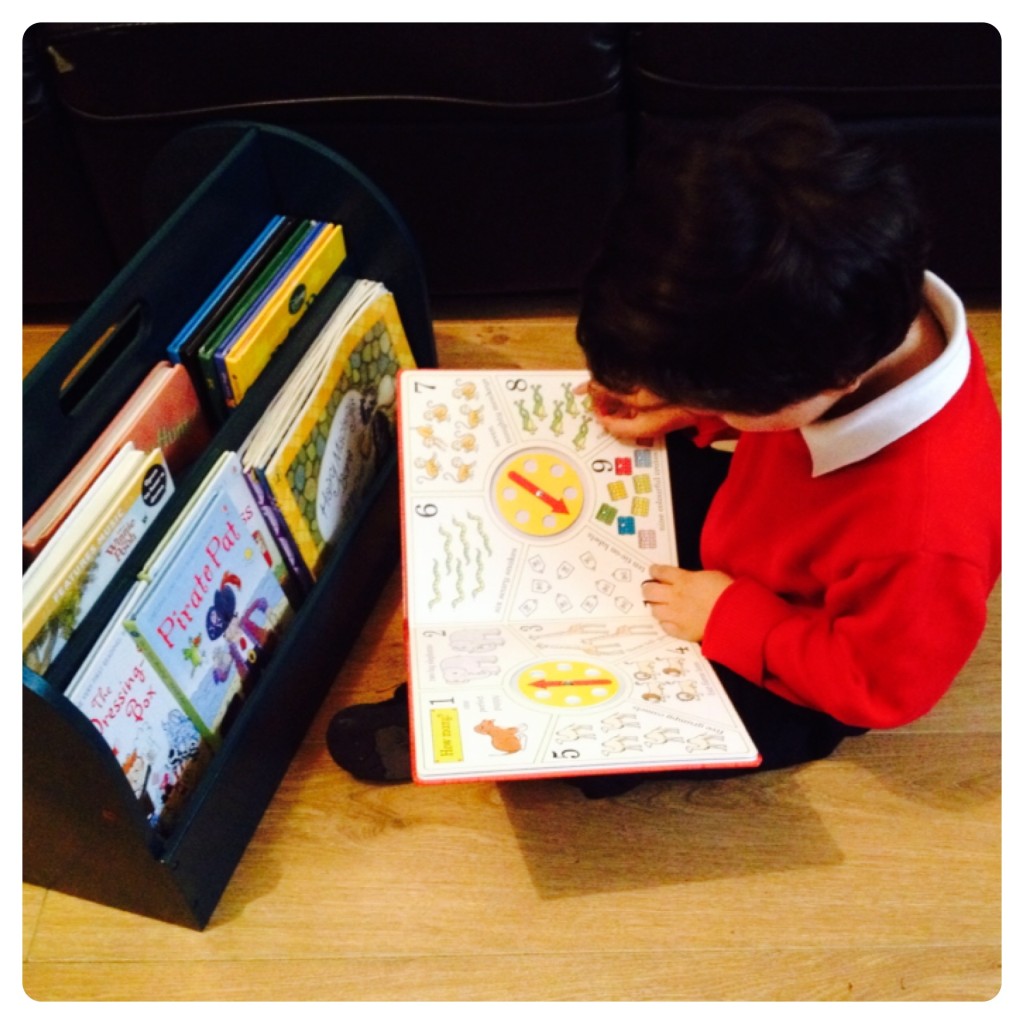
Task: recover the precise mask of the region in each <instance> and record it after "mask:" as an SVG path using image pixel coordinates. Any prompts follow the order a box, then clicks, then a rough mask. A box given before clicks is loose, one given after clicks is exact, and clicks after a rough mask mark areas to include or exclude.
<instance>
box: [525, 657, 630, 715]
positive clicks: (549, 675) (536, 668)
mask: <svg viewBox="0 0 1024 1024" xmlns="http://www.w3.org/2000/svg"><path fill="white" fill-rule="evenodd" d="M515 687H516V690H517V691H518V692H519V693H520V694H521V695H522V696H524V697H526V698H528V699H529V700H530V701H532V702H533V703H535V704H540V705H542V706H543V707H546V708H549V709H556V708H558V709H563V710H570V711H571V710H574V709H575V710H577V711H579V710H583V709H586V708H592V707H595V706H597V705H599V704H606V703H607V702H608V701H610V700H612V699H613V698H614V697H616V696H618V694H619V681H618V679H617V678H616V676H615V674H614V673H613V672H610V671H609V670H608V669H607V668H605V667H604V666H602V665H595V664H593V663H592V662H589V661H581V660H578V659H575V658H559V659H558V660H552V661H542V662H537V663H536V664H533V665H530V666H529V668H526V669H523V671H522V672H520V673H519V675H518V676H516V679H515Z"/></svg>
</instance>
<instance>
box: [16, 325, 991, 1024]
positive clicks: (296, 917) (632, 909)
mask: <svg viewBox="0 0 1024 1024" xmlns="http://www.w3.org/2000/svg"><path fill="white" fill-rule="evenodd" d="M972 323H973V326H974V328H975V333H976V334H977V335H978V336H979V340H981V341H982V343H983V347H984V350H985V353H986V359H987V361H988V365H989V367H990V371H991V374H992V378H993V380H994V382H995V384H996V386H997V387H998V386H999V384H1000V356H999V353H1000V327H1001V320H1000V315H999V313H998V312H992V311H988V312H986V311H978V312H977V313H975V314H974V315H973V316H972ZM436 327H437V340H438V347H439V351H440V354H441V359H442V363H443V364H444V365H449V366H461V367H467V368H468V367H473V366H478V367H480V366H497V367H514V366H522V367H528V366H529V367H541V366H549V367H552V366H555V367H557V366H577V365H580V360H579V357H578V355H577V354H576V351H575V347H574V343H573V340H572V328H573V321H572V319H571V317H570V316H563V315H554V316H551V315H538V316H530V317H517V316H502V317H501V318H499V319H492V320H479V319H461V318H460V319H446V320H439V321H438V322H437V325H436ZM54 335H55V332H54V330H53V329H49V328H46V327H37V328H26V330H25V334H24V337H25V346H24V353H25V366H26V369H27V367H28V366H30V365H31V364H32V363H33V362H34V361H35V359H37V358H38V355H39V354H40V353H41V352H42V351H43V350H45V348H46V346H47V345H48V344H49V343H50V342H51V341H52V339H53V337H54ZM1000 663H1001V659H1000V602H999V593H998V592H997V593H996V594H995V595H994V597H993V599H992V601H991V616H990V622H989V625H988V628H987V630H986V633H985V637H984V640H983V642H982V644H981V646H980V648H979V649H978V651H977V652H976V654H975V656H974V658H973V659H972V661H971V662H970V663H969V665H968V666H967V668H966V669H965V670H964V672H963V673H962V675H961V677H960V678H959V679H958V681H957V682H956V684H955V686H954V687H953V689H952V691H951V692H950V693H949V695H948V696H947V697H946V699H945V700H943V701H942V702H941V703H940V705H939V706H938V707H937V708H936V709H935V710H934V711H933V712H932V713H931V714H930V715H928V716H927V717H926V718H924V719H923V720H921V721H919V722H917V723H915V724H914V725H912V726H910V727H907V728H903V729H897V730H894V731H892V732H886V733H881V732H877V733H869V734H868V735H867V736H864V737H860V738H858V739H855V740H851V741H848V742H847V743H846V744H845V745H844V746H842V747H841V748H840V749H839V751H838V752H837V753H836V754H835V755H834V756H833V757H832V758H831V759H829V760H827V761H824V762H819V763H817V764H813V765H808V766H804V767H802V768H799V769H794V770H787V771H783V772H778V773H772V774H766V775H763V776H760V777H758V776H754V777H750V778H747V779H743V780H739V779H737V780H733V781H727V782H717V783H704V784H696V783H689V784H686V783H648V784H646V785H644V786H642V787H641V788H639V789H637V790H635V791H633V792H632V793H630V794H628V795H626V796H624V797H621V798H618V799H615V800H608V801H595V802H587V801H586V800H584V799H583V798H582V797H581V796H580V795H579V794H578V793H577V792H576V791H575V790H573V789H571V788H570V787H568V786H566V785H564V784H561V783H558V782H528V783H520V784H501V785H493V784H487V785H481V784H463V785H454V786H445V787H425V788H421V787H415V786H412V785H391V786H373V785H366V784H363V783H359V782H356V781H354V780H353V779H351V778H350V777H348V776H347V775H345V774H344V773H343V772H342V771H341V770H340V769H338V768H337V767H336V766H335V765H334V763H333V762H332V761H331V759H330V756H329V755H328V753H327V750H326V747H325V745H324V732H325V729H326V727H327V723H328V721H329V720H330V718H331V716H332V715H333V714H334V713H335V712H336V711H337V710H338V709H340V708H342V707H344V706H346V705H348V704H350V703H353V702H355V701H363V700H374V699H379V698H382V697H384V696H386V695H388V694H390V692H391V690H392V688H393V687H394V686H395V684H396V683H398V682H399V681H401V680H402V678H403V673H404V669H403V647H402V614H401V593H400V581H399V578H398V576H397V574H396V575H395V576H393V577H392V578H391V579H390V581H389V583H388V585H387V587H386V590H385V592H384V594H383V596H382V598H381V600H380V602H379V604H378V606H377V608H376V612H375V614H374V616H373V619H372V620H371V623H370V625H369V628H368V629H367V630H366V632H365V635H364V636H363V638H362V640H361V641H360V643H359V646H358V648H357V650H356V651H355V653H354V654H353V656H352V657H351V658H350V660H349V662H348V664H347V666H346V668H345V669H344V671H343V672H342V673H341V675H340V676H339V677H338V679H337V680H336V682H335V683H334V686H333V688H332V690H331V691H330V693H329V695H328V697H327V700H326V702H325V703H324V705H323V706H322V708H321V709H320V712H319V714H318V715H317V717H316V719H315V721H314V722H313V725H312V727H311V728H310V730H309V733H308V735H307V737H306V739H305V741H304V743H303V745H302V747H301V749H300V750H299V752H298V754H297V756H296V757H295V760H294V762H293V764H292V766H291V768H290V770H289V772H288V774H287V776H286V778H285V779H284V782H283V783H282V785H281V787H280V789H279V791H278V793H277V795H276V797H275V799H274V801H273V802H272V804H271V805H270V807H269V809H268V810H267V812H266V814H265V816H264V818H263V821H262V823H261V825H260V827H259V829H258V831H257V833H256V835H255V838H254V839H253V841H252V843H251V845H250V846H249V848H248V850H247V852H246V854H245V856H244V858H243V859H242V861H241V863H240V864H239V866H238V868H237V870H236V872H235V875H234V877H233V879H232V881H231V883H230V885H229V887H228V889H227V891H226V892H225V894H224V896H223V898H222V900H221V902H220V904H219V906H218V909H217V911H216V912H215V914H214V917H213V920H212V921H211V923H210V925H209V926H208V928H207V929H206V930H205V931H204V932H201V933H199V932H192V931H188V930H186V929H182V928H178V927H175V926H171V925H166V924H161V923H158V922H154V921H150V920H147V919H144V918H139V917H135V916H132V915H129V914H126V913H123V912H120V911H116V910H112V909H109V908H106V907H103V906H98V905H94V904H91V903H87V902H84V901H81V900H78V899H75V898H72V897H69V896H64V895H62V894H60V893H57V892H48V891H45V890H42V889H39V888H36V887H33V886H30V885H25V886H23V890H24V892H23V906H24V913H23V936H24V941H23V983H24V989H25V991H26V992H27V994H28V995H29V996H30V997H32V998H33V999H36V1000H165V999H167V1000H170V999H182V1000H207V999H208V1000H303V1001H308V1000H352V1001H371V1000H391V1001H397V1000H492V1001H497V1000H502V1001H505V1000H516V1001H518V1000H594V1001H601V1002H606V1001H607V1002H610V1001H617V1000H637V1001H640V1000H662V1001H678V1000H794V1001H809V1000H972V1001H973V1000H990V999H992V998H993V997H994V996H996V995H997V993H999V991H1000V987H1001V985H1002V969H1001V960H1002V950H1001V925H1002V921H1001V863H1000V853H1001V820H1000V809H1001V784H1000V763H1001V761H1000V722H1001V713H1000ZM997 1002H998V1001H997ZM990 1005H992V1004H990ZM968 1012H970V1011H968ZM969 1019H973V1018H969Z"/></svg>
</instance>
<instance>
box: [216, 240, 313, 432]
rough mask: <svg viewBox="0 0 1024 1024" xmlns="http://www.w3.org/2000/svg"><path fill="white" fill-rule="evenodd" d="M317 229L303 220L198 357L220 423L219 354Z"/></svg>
mask: <svg viewBox="0 0 1024 1024" xmlns="http://www.w3.org/2000/svg"><path fill="white" fill-rule="evenodd" d="M317 227H318V224H317V222H315V221H311V220H304V221H301V222H300V223H299V224H298V226H297V227H296V228H295V229H294V230H293V231H292V233H291V234H290V235H289V236H288V237H287V238H286V239H285V240H284V241H283V243H282V244H281V245H280V246H279V247H278V250H277V252H275V253H274V255H273V257H272V258H271V259H270V261H269V262H268V263H267V265H266V266H265V267H264V268H263V270H262V271H261V272H260V273H259V275H258V276H257V277H256V279H255V280H254V281H253V282H252V284H250V285H249V287H248V288H247V289H246V290H245V291H244V292H243V294H242V295H241V296H240V297H239V299H238V301H237V302H236V303H235V304H234V305H233V306H232V307H231V309H230V310H228V312H227V313H226V314H225V316H224V317H222V319H221V320H220V322H219V323H218V324H217V325H216V326H215V327H214V329H213V331H212V332H211V333H210V335H209V337H207V338H206V340H205V341H204V342H203V344H202V345H201V346H200V348H199V353H198V357H197V359H198V365H199V369H200V372H201V373H202V378H203V382H204V384H205V391H206V395H207V398H208V399H209V401H210V402H211V403H212V405H213V407H214V409H215V410H216V413H217V418H218V419H223V418H224V417H225V416H226V415H227V404H226V402H225V400H224V392H223V388H222V386H221V380H220V376H219V374H218V372H217V364H216V361H215V359H216V355H217V351H218V350H219V349H220V347H221V345H222V343H223V342H224V341H225V339H227V338H228V337H230V336H232V334H233V332H234V331H236V329H237V328H238V326H239V324H241V323H242V322H243V321H245V319H246V318H247V317H250V316H252V315H253V313H254V311H255V310H257V309H258V308H259V306H260V304H261V303H262V302H263V301H265V300H266V297H267V295H268V288H269V287H270V285H271V282H273V280H274V279H275V277H276V276H277V274H278V273H279V271H280V270H281V268H282V267H283V266H284V265H285V264H286V263H287V262H288V261H289V260H290V259H291V258H292V257H293V256H294V254H295V253H296V252H297V251H298V250H299V249H300V248H301V247H302V246H303V245H304V244H308V243H309V242H310V241H311V240H312V238H313V236H314V234H315V232H316V229H317Z"/></svg>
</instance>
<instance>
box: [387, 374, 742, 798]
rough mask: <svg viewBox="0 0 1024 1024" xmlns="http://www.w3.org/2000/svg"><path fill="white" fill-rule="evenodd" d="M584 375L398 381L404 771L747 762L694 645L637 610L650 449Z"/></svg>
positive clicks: (510, 771) (663, 767)
mask: <svg viewBox="0 0 1024 1024" xmlns="http://www.w3.org/2000/svg"><path fill="white" fill-rule="evenodd" d="M586 379H587V378H586V374H584V373H581V372H577V371H523V370H519V369H513V370H480V371H472V370H407V371H403V372H402V373H401V374H400V375H399V393H398V438H399V477H400V485H401V513H402V515H401V519H402V568H403V580H404V588H403V589H404V602H405V617H406V631H407V635H408V647H407V650H408V655H407V657H408V671H409V695H410V723H411V737H412V748H413V776H414V778H415V780H416V781H417V782H420V783H439V782H454V781H471V780H481V779H521V778H540V777H546V776H570V775H571V776H580V775H596V774H611V773H624V772H651V771H668V770H678V769H688V768H692V769H699V768H734V767H735V768H739V767H750V766H754V765H757V764H758V763H759V762H760V755H759V753H758V751H757V749H756V747H755V745H754V743H753V741H752V740H751V738H750V735H749V734H748V732H747V730H746V728H745V726H744V724H743V722H742V721H741V720H740V717H739V715H738V714H737V712H736V710H735V708H734V707H733V705H732V702H731V701H730V700H729V697H728V695H727V693H726V692H725V690H724V689H723V687H722V684H721V681H720V680H719V678H718V676H717V675H716V673H715V671H714V667H713V666H712V665H711V663H710V662H709V661H708V660H707V659H706V658H705V657H704V655H703V654H702V652H701V649H700V646H699V645H698V644H695V643H688V642H685V641H680V640H678V639H674V638H672V637H670V636H668V635H667V634H666V633H665V632H664V631H663V630H662V629H661V627H660V625H659V624H658V623H657V621H656V620H655V619H654V618H653V617H652V615H651V613H650V610H649V609H648V608H646V607H645V606H644V602H643V597H642V592H641V585H642V583H643V581H644V580H645V579H646V578H648V576H649V571H648V570H649V568H650V566H651V565H652V564H655V563H669V564H675V558H676V542H675V530H674V525H673V513H672V492H671V488H670V485H669V465H668V456H667V453H666V450H665V447H664V443H663V442H662V441H654V440H652V441H639V442H635V443H634V442H624V441H622V440H620V439H617V438H615V437H613V436H612V435H611V434H609V433H607V432H606V431H604V430H603V429H602V428H601V427H600V425H599V424H598V422H597V420H596V419H595V417H594V415H593V412H592V409H591V406H590V400H589V398H588V397H587V396H586V395H585V394H580V393H579V392H578V385H580V384H581V383H582V382H583V381H585V380H586Z"/></svg>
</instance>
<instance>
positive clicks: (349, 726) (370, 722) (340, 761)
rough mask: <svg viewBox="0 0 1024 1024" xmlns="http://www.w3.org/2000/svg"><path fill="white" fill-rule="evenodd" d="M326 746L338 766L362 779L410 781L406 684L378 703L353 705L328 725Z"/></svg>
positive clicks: (340, 712)
mask: <svg viewBox="0 0 1024 1024" xmlns="http://www.w3.org/2000/svg"><path fill="white" fill-rule="evenodd" d="M327 749H328V750H329V751H330V754H331V757H333V758H334V761H335V763H336V764H337V765H338V767H339V768H344V769H345V771H347V772H348V773H349V774H350V775H353V776H354V777H355V778H357V779H362V780H363V781H364V782H409V781H411V779H412V767H411V760H410V754H409V694H408V687H407V686H406V684H405V683H402V685H401V686H399V687H398V689H397V690H395V692H394V695H393V696H391V697H389V698H388V699H387V700H385V701H381V702H380V703H378V704H354V705H353V706H352V707H350V708H345V709H344V710H342V711H339V712H338V713H337V714H336V715H335V716H334V717H333V718H332V719H331V721H330V724H329V725H328V726H327Z"/></svg>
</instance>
